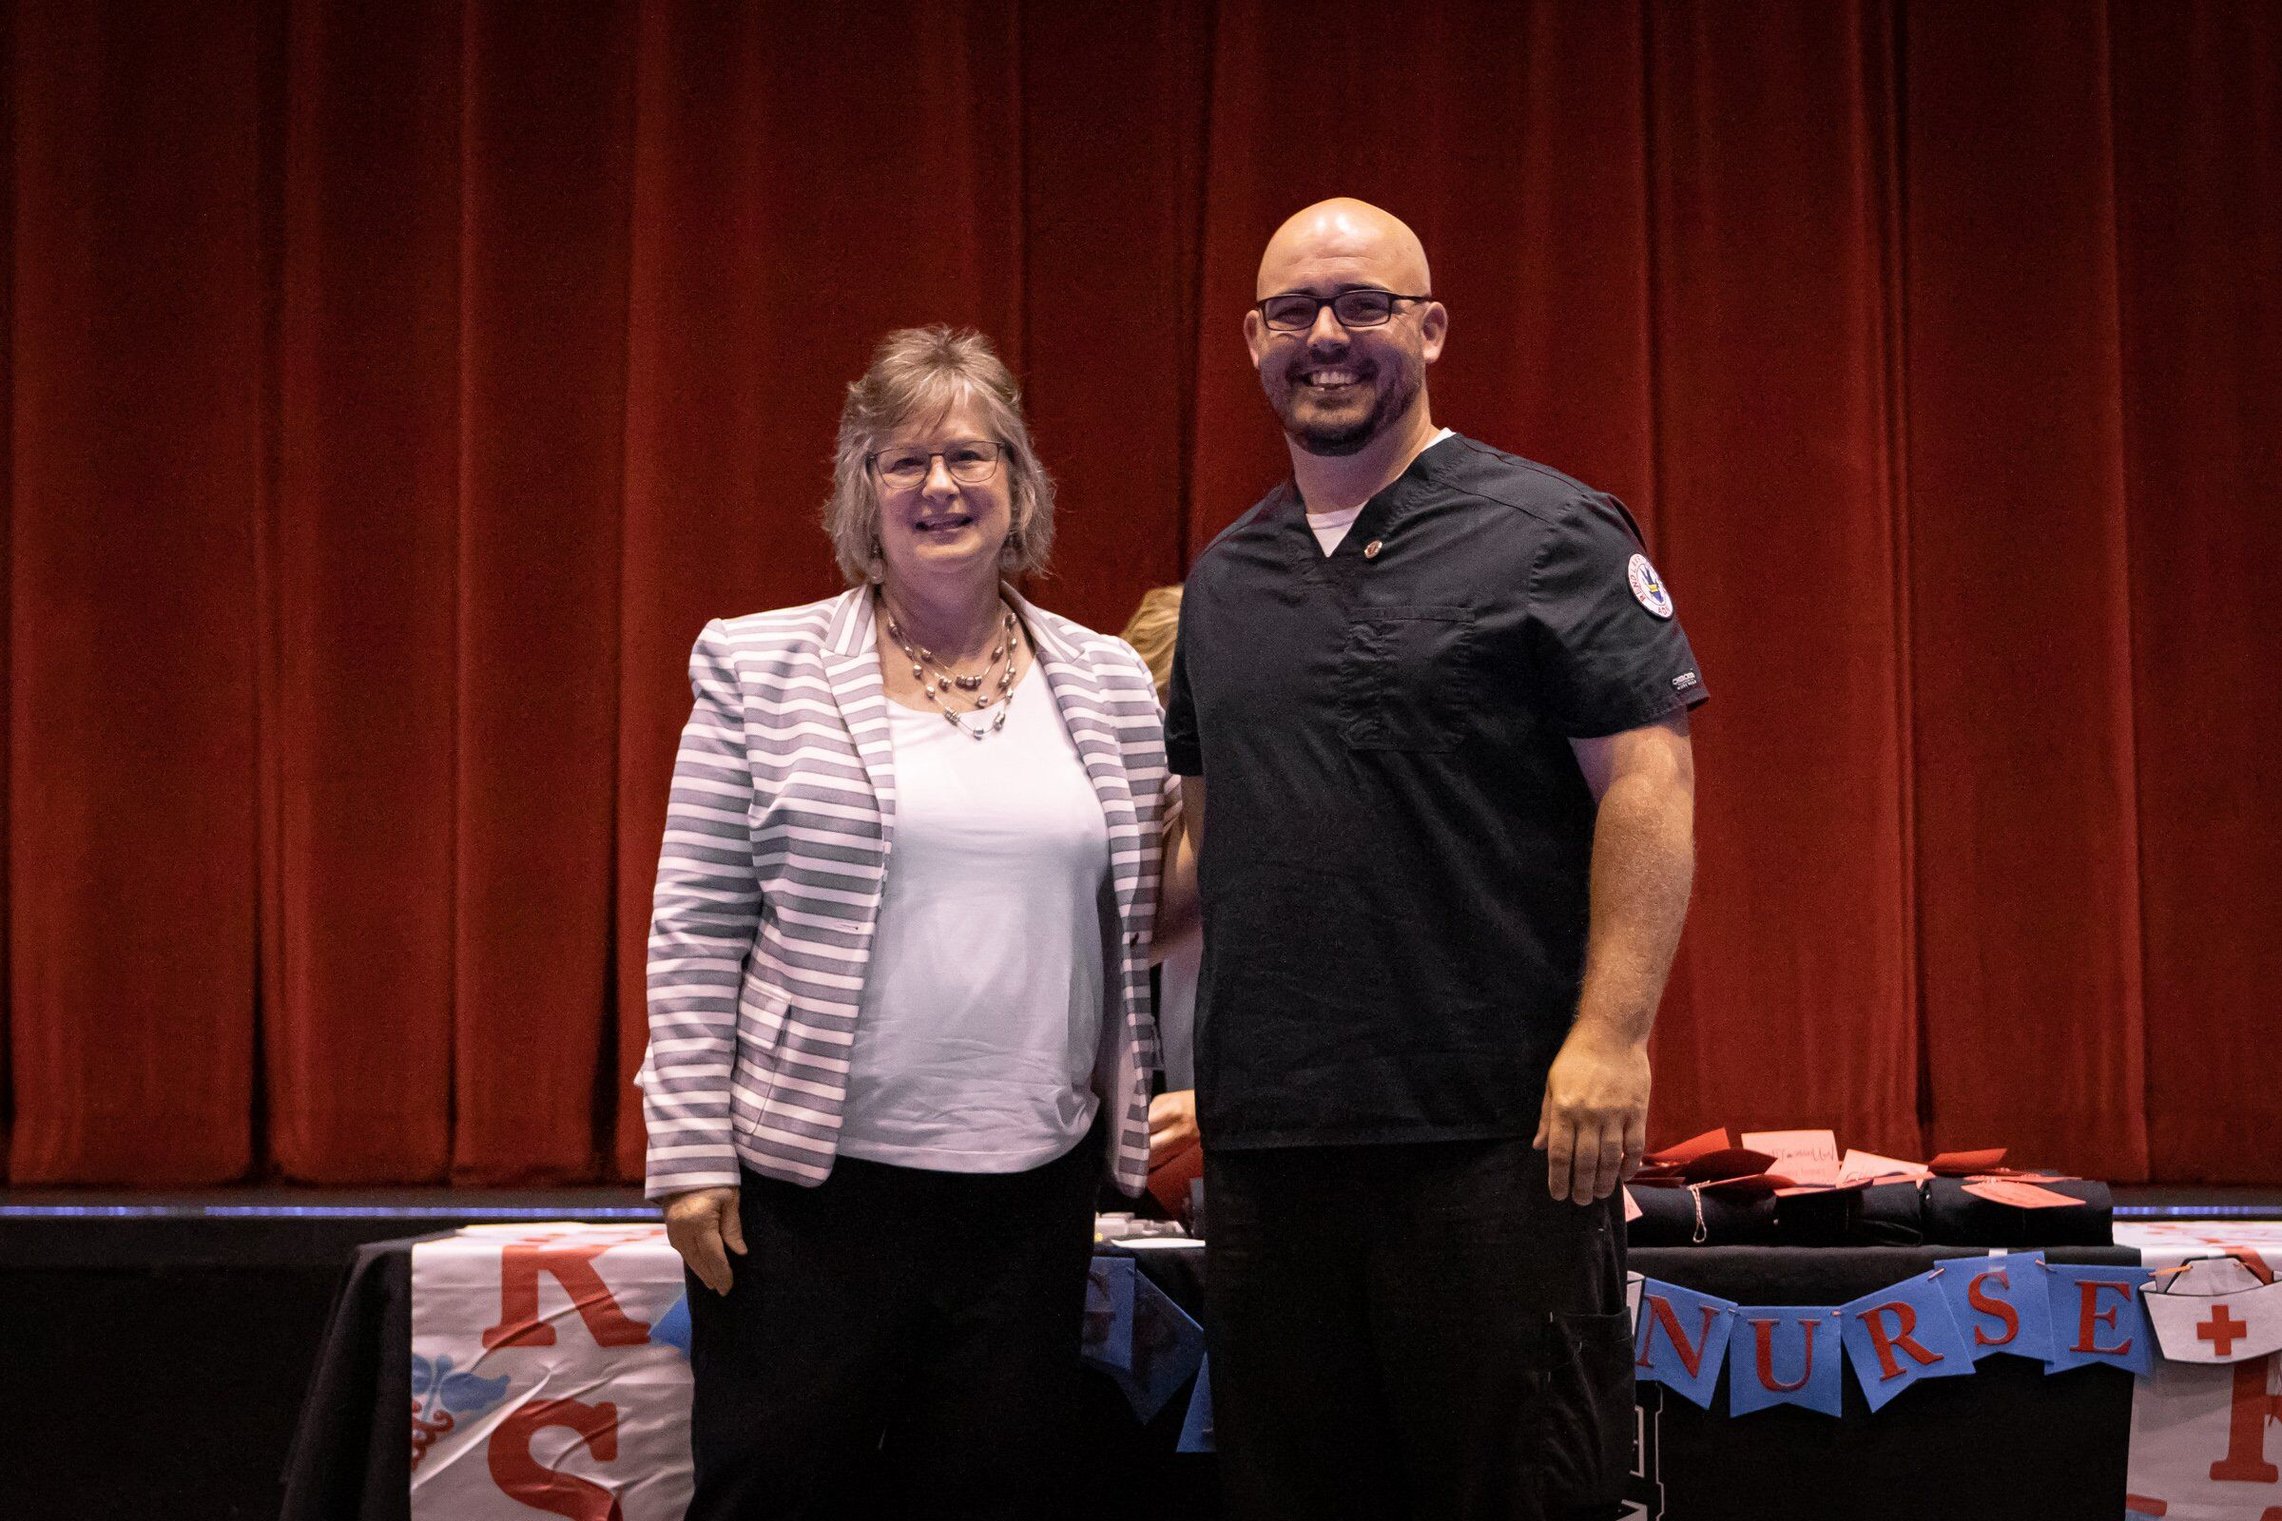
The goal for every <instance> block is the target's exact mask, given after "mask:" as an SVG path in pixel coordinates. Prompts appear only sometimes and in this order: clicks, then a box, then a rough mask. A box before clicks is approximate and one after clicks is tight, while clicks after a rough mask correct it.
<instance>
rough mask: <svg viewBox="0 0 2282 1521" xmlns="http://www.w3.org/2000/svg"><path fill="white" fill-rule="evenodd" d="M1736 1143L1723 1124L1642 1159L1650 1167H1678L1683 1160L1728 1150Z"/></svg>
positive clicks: (1691, 1159) (1687, 1160) (1650, 1153)
mask: <svg viewBox="0 0 2282 1521" xmlns="http://www.w3.org/2000/svg"><path fill="white" fill-rule="evenodd" d="M1734 1145H1735V1142H1733V1141H1731V1140H1729V1139H1728V1138H1727V1128H1726V1127H1725V1126H1721V1127H1720V1128H1719V1129H1717V1130H1707V1131H1705V1132H1704V1133H1703V1134H1702V1135H1699V1136H1694V1137H1691V1138H1690V1139H1688V1140H1685V1141H1682V1142H1680V1144H1679V1145H1677V1146H1667V1147H1665V1148H1664V1149H1663V1150H1662V1151H1652V1152H1649V1153H1648V1154H1647V1155H1646V1156H1644V1157H1642V1158H1641V1159H1640V1160H1641V1161H1643V1162H1645V1163H1647V1164H1648V1165H1649V1166H1650V1167H1677V1166H1679V1165H1680V1164H1682V1163H1683V1162H1689V1161H1693V1160H1694V1159H1695V1158H1697V1157H1700V1156H1702V1155H1704V1154H1705V1153H1706V1152H1712V1151H1727V1150H1729V1149H1731V1148H1732V1147H1733V1146H1734Z"/></svg>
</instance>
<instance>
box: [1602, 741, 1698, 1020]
mask: <svg viewBox="0 0 2282 1521" xmlns="http://www.w3.org/2000/svg"><path fill="white" fill-rule="evenodd" d="M1694 876H1695V796H1694V789H1693V786H1692V782H1691V779H1689V778H1686V777H1684V776H1682V777H1674V776H1666V775H1659V774H1656V773H1654V772H1643V773H1637V774H1631V775H1620V776H1618V777H1617V778H1615V779H1614V780H1613V781H1612V782H1611V783H1610V784H1609V788H1608V791H1607V792H1606V793H1604V794H1603V795H1602V797H1601V802H1600V810H1599V813H1598V815H1597V817H1596V820H1595V823H1594V828H1593V865H1592V889H1591V913H1592V919H1591V928H1590V930H1589V933H1588V939H1587V941H1586V949H1585V982H1584V990H1583V992H1582V994H1581V995H1580V996H1579V998H1578V1000H1577V1033H1579V1034H1581V1035H1583V1036H1585V1037H1586V1038H1588V1039H1597V1040H1600V1041H1604V1042H1606V1043H1609V1044H1612V1045H1618V1044H1621V1045H1641V1044H1645V1043H1646V1041H1647V1039H1648V1032H1649V1029H1650V1027H1651V1026H1653V1025H1654V1023H1655V1020H1656V1005H1657V1003H1658V1001H1659V1000H1660V999H1661V998H1662V997H1663V995H1664V980H1665V978H1666V977H1667V976H1669V975H1670V973H1671V970H1672V954H1673V952H1674V951H1675V950H1676V949H1678V947H1679V943H1680V927H1681V925H1682V924H1683V923H1684V922H1685V921H1686V919H1687V914H1688V889H1689V886H1690V884H1691V883H1692V881H1693V879H1694Z"/></svg>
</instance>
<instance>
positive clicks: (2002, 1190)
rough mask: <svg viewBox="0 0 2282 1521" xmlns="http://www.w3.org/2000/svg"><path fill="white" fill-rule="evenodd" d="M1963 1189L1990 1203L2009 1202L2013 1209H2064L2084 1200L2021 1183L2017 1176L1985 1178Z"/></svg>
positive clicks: (2031, 1184)
mask: <svg viewBox="0 0 2282 1521" xmlns="http://www.w3.org/2000/svg"><path fill="white" fill-rule="evenodd" d="M1965 1191H1966V1192H1967V1193H1969V1194H1971V1195H1972V1196H1973V1197H1974V1198H1976V1199H1986V1200H1988V1201H1989V1202H1990V1203H1991V1204H2010V1205H2011V1206H2012V1207H2013V1208H2015V1209H2066V1208H2068V1207H2070V1206H2071V1205H2077V1204H2082V1203H2083V1202H2084V1201H2083V1200H2082V1199H2071V1198H2069V1197H2068V1196H2067V1195H2066V1194H2064V1193H2057V1192H2055V1191H2054V1190H2052V1189H2049V1188H2039V1187H2037V1186H2036V1185H2035V1184H2034V1183H2023V1182H2021V1181H2020V1180H2019V1179H2017V1178H1985V1179H1982V1180H1980V1181H1977V1182H1973V1183H1968V1184H1966V1185H1965Z"/></svg>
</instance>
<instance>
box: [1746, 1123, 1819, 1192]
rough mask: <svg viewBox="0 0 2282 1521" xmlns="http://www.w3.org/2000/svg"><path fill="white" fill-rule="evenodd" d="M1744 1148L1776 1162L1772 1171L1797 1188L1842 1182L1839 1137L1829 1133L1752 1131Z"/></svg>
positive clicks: (1747, 1136) (1749, 1131)
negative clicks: (1839, 1164) (1839, 1168)
mask: <svg viewBox="0 0 2282 1521" xmlns="http://www.w3.org/2000/svg"><path fill="white" fill-rule="evenodd" d="M1743 1144H1744V1145H1745V1146H1748V1147H1750V1148H1751V1149H1752V1150H1753V1151H1764V1152H1767V1153H1768V1154H1770V1155H1771V1156H1773V1157H1774V1159H1775V1164H1774V1166H1773V1167H1772V1168H1770V1169H1769V1171H1772V1172H1779V1173H1781V1174H1782V1175H1783V1176H1784V1177H1786V1178H1789V1179H1790V1180H1791V1181H1792V1184H1793V1185H1794V1186H1798V1185H1808V1184H1815V1183H1826V1184H1827V1183H1836V1182H1837V1181H1838V1137H1837V1135H1836V1134H1835V1133H1833V1132H1831V1131H1828V1130H1748V1131H1745V1132H1744V1134H1743Z"/></svg>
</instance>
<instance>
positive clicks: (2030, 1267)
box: [1941, 1252, 2052, 1363]
mask: <svg viewBox="0 0 2282 1521" xmlns="http://www.w3.org/2000/svg"><path fill="white" fill-rule="evenodd" d="M1941 1269H1942V1272H1941V1287H1942V1290H1943V1292H1944V1293H1946V1294H1948V1296H1949V1313H1950V1315H1951V1316H1952V1317H1954V1318H1955V1320H1956V1321H1957V1329H1958V1330H1960V1331H1962V1332H1964V1333H1965V1345H1966V1349H1967V1350H1968V1351H1970V1352H1971V1353H1972V1354H1973V1360H1974V1361H1975V1362H1979V1361H1980V1360H1981V1359H1982V1358H1984V1357H1992V1356H1994V1355H1996V1354H1997V1353H1999V1352H2006V1353H2010V1354H2011V1355H2012V1356H2014V1357H2026V1358H2029V1359H2031V1360H2033V1361H2035V1362H2040V1363H2041V1362H2047V1361H2049V1360H2050V1359H2051V1357H2052V1293H2051V1289H2050V1287H2049V1285H2048V1283H2047V1280H2046V1277H2045V1271H2044V1253H2042V1252H2013V1253H2010V1254H2007V1255H2002V1256H1999V1255H1991V1256H1988V1257H1980V1258H1976V1257H1951V1258H1949V1259H1948V1260H1946V1261H1944V1262H1943V1263H1942V1265H1941Z"/></svg>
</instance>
